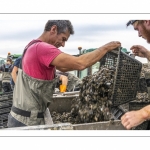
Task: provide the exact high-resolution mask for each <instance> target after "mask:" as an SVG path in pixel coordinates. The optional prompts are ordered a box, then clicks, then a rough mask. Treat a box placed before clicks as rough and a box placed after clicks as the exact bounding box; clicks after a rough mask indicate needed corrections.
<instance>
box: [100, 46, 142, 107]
mask: <svg viewBox="0 0 150 150" xmlns="http://www.w3.org/2000/svg"><path fill="white" fill-rule="evenodd" d="M102 66H105V67H110V66H114V67H116V74H115V77H114V85H113V94H112V98H111V101H112V104H113V106H119V105H121V104H125V103H127V102H129V101H133V100H135V99H136V94H137V90H138V86H139V80H140V73H141V69H142V63H141V62H140V61H138V60H136V59H134V58H133V57H131V56H129V55H128V54H126V53H124V52H122V51H121V48H118V49H115V50H113V51H111V52H108V53H107V54H106V55H105V56H104V57H103V58H102V59H101V60H100V67H102Z"/></svg>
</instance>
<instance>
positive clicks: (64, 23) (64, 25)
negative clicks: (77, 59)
mask: <svg viewBox="0 0 150 150" xmlns="http://www.w3.org/2000/svg"><path fill="white" fill-rule="evenodd" d="M53 25H56V26H57V31H58V34H60V33H65V32H66V30H68V31H69V32H70V34H74V30H73V26H72V24H71V22H70V21H69V20H48V21H47V23H46V25H45V28H44V31H49V30H50V29H51V27H52V26H53Z"/></svg>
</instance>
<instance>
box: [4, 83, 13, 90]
mask: <svg viewBox="0 0 150 150" xmlns="http://www.w3.org/2000/svg"><path fill="white" fill-rule="evenodd" d="M2 88H3V90H4V92H11V91H12V88H11V85H10V83H9V82H3V83H2Z"/></svg>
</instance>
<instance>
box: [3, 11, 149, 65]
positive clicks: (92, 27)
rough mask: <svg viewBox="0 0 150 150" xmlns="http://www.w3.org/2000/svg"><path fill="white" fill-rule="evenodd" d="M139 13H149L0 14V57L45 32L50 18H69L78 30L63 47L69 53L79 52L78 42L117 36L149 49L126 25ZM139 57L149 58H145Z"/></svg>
mask: <svg viewBox="0 0 150 150" xmlns="http://www.w3.org/2000/svg"><path fill="white" fill-rule="evenodd" d="M137 16H138V19H143V18H145V17H147V16H148V14H147V15H144V16H143V15H139V14H138V15H136V14H39V13H38V14H0V34H1V35H0V57H6V55H7V53H8V52H11V53H12V54H21V53H22V51H23V49H24V47H25V46H26V44H27V43H28V42H30V41H31V40H32V39H36V38H38V37H39V36H40V35H41V34H42V32H43V29H44V26H45V23H46V22H47V20H49V19H69V20H70V21H71V22H72V24H73V26H74V30H75V34H74V35H71V36H70V38H69V40H68V41H67V42H66V45H65V47H64V48H60V49H61V50H62V51H63V52H66V53H69V54H78V53H79V51H78V46H81V47H82V48H83V49H88V48H96V47H100V46H102V45H104V44H106V43H108V42H110V41H116V40H117V41H120V42H121V43H122V47H124V48H127V50H130V47H131V46H132V45H134V44H138V45H143V46H145V47H146V48H147V49H149V47H150V45H149V44H147V42H146V41H145V40H144V39H142V38H139V37H138V33H137V31H134V29H133V28H132V26H129V27H128V28H127V27H126V23H127V21H128V20H130V19H135V18H137ZM136 58H137V57H136ZM137 59H138V60H140V61H142V62H147V60H146V59H141V58H137Z"/></svg>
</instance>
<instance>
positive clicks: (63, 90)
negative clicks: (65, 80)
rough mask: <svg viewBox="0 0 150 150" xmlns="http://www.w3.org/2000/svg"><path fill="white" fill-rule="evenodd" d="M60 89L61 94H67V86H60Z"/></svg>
mask: <svg viewBox="0 0 150 150" xmlns="http://www.w3.org/2000/svg"><path fill="white" fill-rule="evenodd" d="M59 89H60V92H66V89H67V85H60V87H59Z"/></svg>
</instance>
